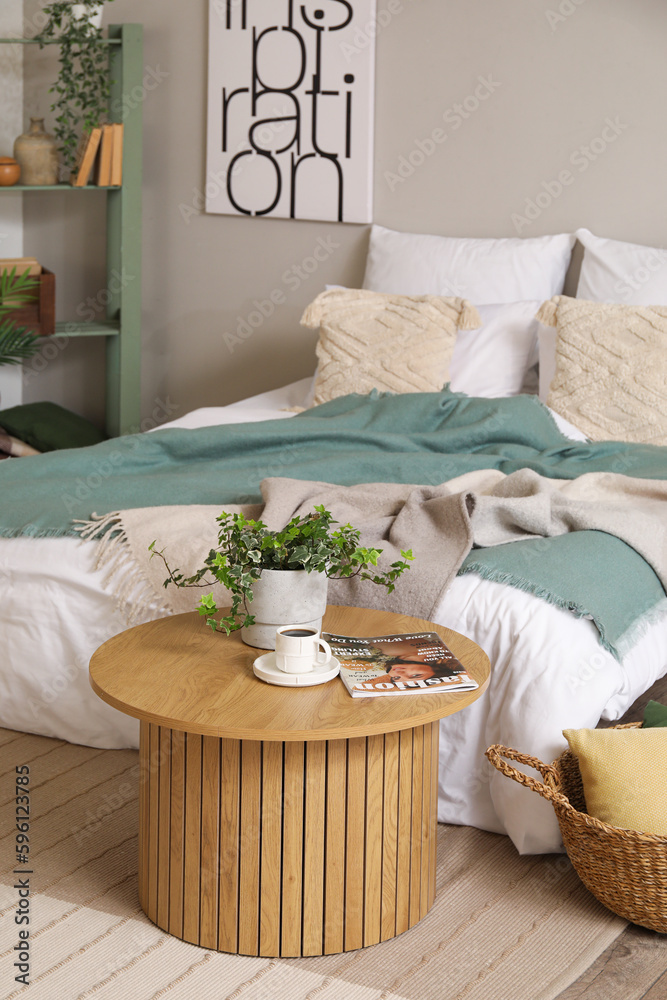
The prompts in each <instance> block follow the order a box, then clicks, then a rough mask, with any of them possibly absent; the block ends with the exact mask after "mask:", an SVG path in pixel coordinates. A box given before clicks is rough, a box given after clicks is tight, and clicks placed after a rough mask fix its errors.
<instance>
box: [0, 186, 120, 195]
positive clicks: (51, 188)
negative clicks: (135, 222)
mask: <svg viewBox="0 0 667 1000" xmlns="http://www.w3.org/2000/svg"><path fill="white" fill-rule="evenodd" d="M119 190H120V188H119V187H118V185H117V184H116V185H106V186H103V187H100V185H99V184H86V185H85V187H74V186H73V185H72V184H12V185H11V186H10V187H0V193H2V192H3V191H119Z"/></svg>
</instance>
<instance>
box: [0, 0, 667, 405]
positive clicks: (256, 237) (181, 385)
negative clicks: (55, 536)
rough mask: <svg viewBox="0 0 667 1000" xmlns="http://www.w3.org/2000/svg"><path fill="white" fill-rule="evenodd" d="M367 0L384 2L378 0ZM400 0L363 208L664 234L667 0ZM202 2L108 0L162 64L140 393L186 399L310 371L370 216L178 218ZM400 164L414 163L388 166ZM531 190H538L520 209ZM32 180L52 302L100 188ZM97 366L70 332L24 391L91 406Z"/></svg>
mask: <svg viewBox="0 0 667 1000" xmlns="http://www.w3.org/2000/svg"><path fill="white" fill-rule="evenodd" d="M0 2H1V0H0ZM32 3H33V0H26V13H27V14H28V16H30V14H31V12H32V10H33V7H32V6H31V5H32ZM378 6H379V9H380V10H386V7H387V0H379V5H378ZM396 6H397V5H396V3H395V2H394V3H392V8H393V9H396ZM399 6H400V8H401V9H400V10H399V12H398V13H396V14H394V15H393V16H392V17H390V18H389V19H388V20H389V23H386V24H385V25H384V26H383V27H382V28H381V29H380V31H379V33H378V39H377V112H376V194H375V220H376V221H377V222H379V223H381V224H383V225H387V226H390V227H394V228H397V229H405V230H412V231H416V232H419V231H423V232H434V233H443V234H450V235H454V236H463V235H471V236H511V235H517V232H519V233H520V235H522V236H533V235H540V234H543V233H551V232H559V231H564V230H567V231H571V230H573V229H575V228H577V227H578V226H587V227H588V228H590V229H592V230H593V231H594V232H596V233H598V234H600V235H606V236H611V237H614V238H617V239H627V240H632V241H636V242H642V243H647V244H655V245H664V244H665V242H666V241H667V201H666V199H665V196H664V189H665V179H664V178H665V164H666V162H667V128H665V93H666V91H667V60H665V58H664V50H665V42H666V41H667V4H665V3H664V0H459V2H458V3H454V2H449V3H445V2H443V0H401V3H400V4H399ZM207 10H208V3H207V2H206V0H188V2H185V0H159V2H156V0H150V2H149V0H115V2H114V3H113V4H109V5H108V7H107V8H106V14H105V17H106V20H107V21H116V20H117V21H141V22H143V23H144V25H145V33H146V49H145V52H146V66H147V68H152V69H153V70H155V71H157V70H159V71H161V72H162V73H166V74H168V75H167V76H166V78H165V79H164V81H163V82H162V83H161V84H160V85H159V86H158V87H157V88H156V89H155V90H154V91H152V92H151V93H150V94H149V95H148V97H147V99H146V102H145V106H144V114H145V149H146V155H145V182H144V212H145V216H144V233H145V235H144V267H145V282H144V301H145V312H144V367H143V385H144V410H145V412H150V410H152V408H153V401H154V400H155V399H156V398H158V397H160V398H164V397H166V396H169V397H170V399H171V401H172V402H173V403H174V404H175V405H176V406H177V407H178V409H179V412H186V411H187V410H189V409H192V408H194V407H196V406H202V405H216V404H217V405H219V404H224V403H229V402H232V401H233V400H235V399H239V398H241V397H243V396H247V395H249V394H252V393H255V392H260V391H263V390H265V389H268V388H271V387H273V386H277V385H281V384H284V383H285V382H288V381H291V380H292V379H296V378H300V377H303V376H306V375H308V374H310V373H311V372H312V371H313V369H314V364H315V358H314V340H313V334H312V333H311V332H309V331H305V330H302V329H301V328H300V327H299V317H300V315H301V312H302V310H303V308H304V307H305V305H306V304H307V303H308V302H309V301H310V300H312V298H314V297H315V295H316V294H317V293H318V292H319V291H321V290H322V289H323V287H324V285H325V283H342V284H350V285H355V284H357V285H358V284H359V283H360V282H361V279H362V277H363V263H364V255H365V251H366V246H367V238H368V229H367V227H363V226H350V225H335V224H324V223H321V224H320V223H312V222H287V221H282V220H262V219H245V218H243V219H239V218H233V217H225V216H207V215H205V214H199V213H197V214H195V215H194V216H192V217H190V216H189V213H187V211H186V212H185V214H186V215H188V216H189V217H188V219H187V220H185V219H184V218H183V214H184V210H183V206H192V205H194V204H196V203H197V193H198V192H199V191H200V190H201V188H202V187H203V185H204V183H205V166H204V163H205V160H204V156H205V108H206V45H207V28H206V20H207ZM383 20H386V19H384V18H383ZM52 58H53V50H51V51H50V52H48V53H46V54H44V53H35V52H32V51H31V53H30V57H29V59H28V60H27V66H26V98H25V105H26V112H28V111H29V110H34V109H35V108H36V107H37V106H38V105H39V106H41V107H42V108H44V106H45V104H46V100H47V98H46V96H45V90H46V87H47V84H48V80H49V79H50V77H52V76H53V75H54V72H55V67H54V66H53V65H49V64H50V60H52ZM480 78H483V79H484V80H486V81H487V85H486V87H485V88H481V89H480V90H479V91H478V92H479V94H480V95H481V94H483V93H484V94H486V95H487V96H486V97H485V99H484V100H481V101H480V100H478V99H476V98H475V97H474V94H475V91H476V89H477V88H478V87H480ZM489 91H492V92H491V93H489ZM457 104H458V105H462V106H463V115H461V114H460V113H459V111H458V110H457V108H456V105H457ZM476 105H478V106H476ZM607 119H610V120H611V121H612V122H615V123H616V128H615V130H614V129H610V128H608V127H606V125H605V123H606V121H607ZM436 128H442V129H444V131H445V132H446V134H447V139H446V140H445V141H444V142H442V143H441V144H440V145H438V146H437V147H435V149H434V151H433V152H432V153H431V154H430V155H427V156H425V157H424V162H423V164H422V165H420V166H418V167H417V168H416V169H414V172H412V173H410V168H409V167H406V165H405V161H408V162H409V158H410V154H411V153H413V151H414V150H416V149H417V147H418V145H419V143H421V144H422V146H423V143H424V141H425V140H427V139H428V137H429V136H430V135H431V133H432V132H433V130H434V129H436ZM605 129H606V131H605ZM603 135H604V136H606V138H602V136H603ZM583 148H585V149H583ZM426 149H427V150H430V146H429V145H428V144H427V146H426ZM582 149H583V151H582ZM585 150H588V152H586V151H585ZM402 157H404V158H405V161H404V160H402V159H401V158H402ZM419 159H420V157H419V156H418V155H413V157H412V160H413V162H418V161H419ZM401 164H402V173H403V174H406V175H408V176H405V177H404V178H401V179H400V180H398V179H397V178H398V176H399V173H400V172H399V167H400V166H401ZM564 170H567V171H569V175H568V176H569V178H571V180H570V181H569V182H568V184H567V185H565V186H563V187H562V191H561V192H559V190H558V185H557V184H555V183H554V182H555V181H557V179H558V176H559V174H560V173H561V172H562V171H564ZM545 185H546V187H545ZM540 192H542V196H541V197H540V198H539V203H540V205H541V206H542V207H539V206H538V208H537V209H531V208H530V207H529V208H528V209H527V202H531V201H534V200H535V199H536V197H537V196H538V194H540ZM549 192H550V194H549ZM88 198H90V199H91V201H90V202H89V201H88V200H87V199H88ZM38 199H39V196H38V195H37V194H33V195H30V196H28V197H26V198H24V205H25V207H24V221H25V252H26V253H30V254H36V255H38V256H41V257H42V259H43V260H44V261H45V262H46V263H49V264H51V266H52V267H54V268H55V269H57V271H58V275H59V282H60V310H61V314H62V317H63V318H66V317H67V315H70V316H71V315H72V313H73V311H74V309H75V308H76V306H77V304H78V303H79V302H81V301H82V300H83V299H85V298H86V297H88V296H90V295H93V296H95V295H96V294H97V293H98V292H99V290H100V289H101V288H102V287H103V281H104V279H103V268H102V267H100V261H101V259H102V255H103V247H104V238H103V228H104V227H103V215H102V204H101V198H100V196H98V195H88V196H86V201H85V204H84V202H83V199H78V198H77V199H76V204H74V203H73V202H74V199H68V198H66V196H61V197H58V198H53V199H52V200H51V201H49V202H48V204H47V203H46V202H45V201H44V200H38ZM549 199H551V200H550V201H549ZM93 200H95V204H93ZM547 202H548V203H547ZM527 211H528V214H529V215H533V216H536V217H534V218H532V219H529V218H528V217H527V215H526V212H527ZM320 238H323V239H325V240H327V239H331V240H333V242H334V243H335V244H337V246H336V248H335V249H334V251H333V252H332V253H331V255H330V256H329V257H328V259H327V260H326V261H325V262H324V263H322V264H321V265H320V267H319V269H318V270H317V271H316V272H315V273H314V274H312V275H310V276H309V277H308V278H307V279H306V280H304V281H303V282H300V283H299V285H298V287H295V285H296V282H295V281H294V280H291V281H290V283H289V284H288V283H286V281H285V280H284V277H285V273H286V272H287V271H289V270H290V269H291V268H292V267H294V266H297V267H298V266H299V264H300V263H301V261H302V260H303V259H304V258H306V257H308V256H310V254H311V253H312V250H313V248H314V247H315V246H316V244H317V241H318V239H320ZM275 289H279V290H281V291H283V292H284V293H285V295H286V302H285V304H284V305H281V306H280V307H278V308H277V309H276V310H275V312H274V314H273V315H272V316H271V317H270V318H268V319H267V320H266V321H265V322H264V324H263V325H262V326H261V327H260V328H259V329H258V330H257V331H256V332H255V333H254V335H253V336H252V337H251V338H250V339H249V340H247V341H245V342H244V343H243V344H241V345H240V346H237V347H236V348H235V349H234V350H233V351H230V350H229V349H228V347H227V346H226V345H225V343H224V341H223V339H222V335H223V334H224V333H225V332H234V331H235V329H236V327H237V324H238V322H239V319H243V318H244V317H245V316H247V314H248V313H249V312H250V311H252V310H253V308H254V305H253V302H254V300H256V299H267V298H268V297H269V296H270V293H271V292H272V291H273V290H275ZM102 374H103V351H102V350H101V345H100V344H90V343H88V344H74V345H70V346H69V347H68V348H67V350H66V351H65V352H63V355H62V357H60V358H59V359H56V360H54V361H51V362H50V363H49V365H48V366H47V368H46V370H45V371H44V372H43V373H42V374H40V375H39V376H36V377H33V378H31V379H30V381H29V383H28V385H27V386H26V398H27V399H30V398H44V397H47V398H52V399H55V400H56V401H58V402H61V403H63V404H65V405H69V406H71V407H72V408H74V409H77V410H79V411H80V412H83V413H85V414H87V415H89V416H92V417H93V418H94V419H97V420H99V419H101V413H102V401H101V397H100V391H99V389H100V385H101V379H102Z"/></svg>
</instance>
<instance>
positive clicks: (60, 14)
mask: <svg viewBox="0 0 667 1000" xmlns="http://www.w3.org/2000/svg"><path fill="white" fill-rule="evenodd" d="M104 2H105V0H82V2H81V3H72V2H71V0H51V3H47V4H46V6H45V7H44V13H45V14H46V16H47V17H48V21H47V22H46V24H45V25H44V28H43V30H42V31H41V32H40V34H39V36H38V38H37V40H38V41H39V42H40V43H41V44H44V43H45V42H47V41H57V42H58V43H59V45H60V72H59V74H58V79H57V81H56V83H55V84H54V85H53V87H51V91H50V93H52V94H55V95H56V98H55V101H54V103H53V104H52V106H51V110H52V111H53V112H55V114H56V123H55V127H54V132H55V135H56V137H57V138H58V140H59V142H60V148H61V151H62V155H63V163H64V165H65V166H66V167H67V168H68V169H70V170H73V169H75V168H76V161H77V149H78V147H79V140H80V138H81V135H82V133H84V132H89V131H90V130H91V129H93V128H96V127H97V126H99V125H100V124H101V123H102V122H103V121H105V119H106V117H107V115H108V111H109V101H110V96H111V94H110V80H109V49H108V47H107V46H106V45H102V44H100V43H101V41H102V8H103V6H104ZM109 2H111V0H109Z"/></svg>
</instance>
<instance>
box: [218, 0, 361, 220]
mask: <svg viewBox="0 0 667 1000" xmlns="http://www.w3.org/2000/svg"><path fill="white" fill-rule="evenodd" d="M375 34H376V22H375V0H317V2H311V0H306V2H303V3H299V2H295V0H210V18H209V85H208V88H209V93H208V150H207V176H206V209H207V211H208V212H217V213H223V214H227V215H255V216H267V217H269V218H271V217H273V218H281V219H317V220H322V221H326V222H360V223H363V222H371V221H372V210H373V126H374V83H375V41H374V39H375Z"/></svg>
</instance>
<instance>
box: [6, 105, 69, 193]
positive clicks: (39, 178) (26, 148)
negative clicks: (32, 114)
mask: <svg viewBox="0 0 667 1000" xmlns="http://www.w3.org/2000/svg"><path fill="white" fill-rule="evenodd" d="M14 158H15V159H16V160H17V162H18V163H19V165H20V167H21V183H22V184H28V185H30V186H31V187H38V186H45V185H48V184H57V183H58V179H59V176H58V174H59V165H60V164H59V157H58V143H57V142H56V140H55V139H54V138H53V136H52V135H48V133H47V132H45V131H44V119H43V118H31V119H30V128H29V129H28V131H27V132H26V133H24V135H20V136H19V137H18V139H17V140H16V142H15V143H14Z"/></svg>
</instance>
